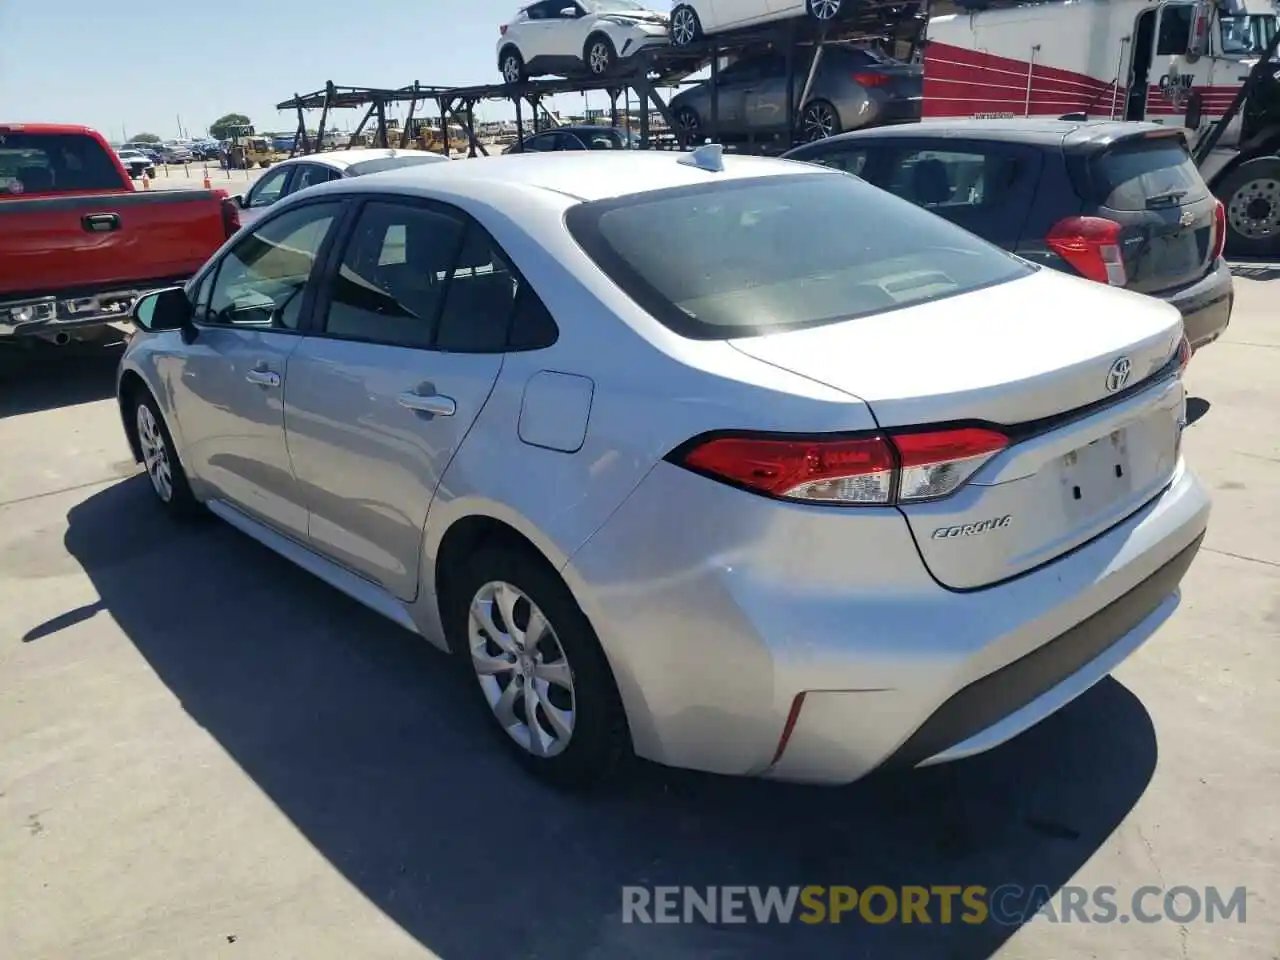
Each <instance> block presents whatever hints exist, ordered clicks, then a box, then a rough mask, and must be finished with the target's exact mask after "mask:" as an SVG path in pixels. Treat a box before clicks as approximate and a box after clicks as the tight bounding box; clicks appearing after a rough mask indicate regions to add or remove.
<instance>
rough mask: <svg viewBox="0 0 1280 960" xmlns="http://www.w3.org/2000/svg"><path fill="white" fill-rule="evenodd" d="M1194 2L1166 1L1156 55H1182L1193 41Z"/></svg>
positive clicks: (1161, 13)
mask: <svg viewBox="0 0 1280 960" xmlns="http://www.w3.org/2000/svg"><path fill="white" fill-rule="evenodd" d="M1194 13H1195V9H1194V7H1193V6H1192V4H1189V3H1166V4H1165V5H1164V6H1163V7H1162V8H1161V9H1160V35H1159V37H1158V38H1157V40H1156V56H1161V57H1163V56H1172V57H1180V56H1182V55H1183V54H1185V53H1186V52H1187V47H1188V46H1189V45H1190V43H1191V20H1192V17H1193V15H1194Z"/></svg>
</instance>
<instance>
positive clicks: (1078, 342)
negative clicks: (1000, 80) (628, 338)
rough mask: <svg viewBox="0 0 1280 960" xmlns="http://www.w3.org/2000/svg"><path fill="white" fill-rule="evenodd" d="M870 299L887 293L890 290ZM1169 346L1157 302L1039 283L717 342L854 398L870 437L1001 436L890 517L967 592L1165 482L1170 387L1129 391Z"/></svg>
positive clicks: (1171, 334) (1052, 279)
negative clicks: (902, 520) (973, 468)
mask: <svg viewBox="0 0 1280 960" xmlns="http://www.w3.org/2000/svg"><path fill="white" fill-rule="evenodd" d="M897 282H899V283H901V284H904V285H907V284H909V285H911V286H912V287H915V286H916V285H919V284H928V283H929V282H930V281H929V278H928V277H927V276H922V275H912V276H908V277H902V278H899V279H898V281H897ZM885 287H886V292H889V293H890V294H891V295H892V293H893V289H891V288H892V282H889V283H886V284H885ZM1181 333H1182V321H1181V317H1180V315H1179V314H1178V312H1177V311H1176V310H1174V309H1173V308H1172V307H1170V306H1168V305H1166V304H1163V303H1160V302H1159V301H1157V300H1153V299H1150V298H1147V297H1141V296H1137V295H1135V294H1130V293H1127V292H1125V291H1119V290H1115V289H1111V288H1107V287H1104V286H1102V285H1099V284H1094V283H1091V282H1088V281H1082V280H1078V279H1075V278H1071V277H1068V276H1065V275H1063V274H1060V273H1057V272H1056V271H1051V270H1041V271H1039V272H1037V273H1036V274H1034V275H1032V276H1029V277H1026V278H1024V279H1020V280H1015V281H1013V282H1010V283H1005V284H1001V285H998V286H994V287H989V288H987V289H985V290H980V291H976V292H973V293H968V294H964V295H961V296H957V297H951V298H948V299H945V300H941V301H938V302H935V303H924V304H919V305H915V306H910V307H905V308H903V309H901V310H896V311H891V312H888V313H883V314H879V315H877V316H872V317H865V318H860V319H857V320H852V321H848V322H845V323H839V324H832V325H828V326H822V327H816V328H812V329H808V330H798V331H794V332H789V333H781V334H775V335H769V336H762V337H755V338H750V339H739V340H734V341H731V342H732V343H733V345H734V346H735V347H736V348H737V349H738V350H740V351H742V352H743V353H746V354H748V355H749V356H752V357H755V358H757V359H759V360H762V361H764V362H766V363H770V364H772V365H775V366H778V367H782V368H784V369H788V370H791V371H793V372H795V373H799V374H802V375H804V376H807V377H810V378H811V379H814V380H817V381H821V382H823V383H826V384H828V385H829V386H833V387H837V388H839V389H842V390H845V391H847V392H848V393H850V394H853V395H854V396H857V397H858V398H859V399H861V400H863V401H864V402H865V403H866V404H867V405H868V406H869V407H870V409H871V411H872V413H873V414H874V415H875V417H876V420H877V422H878V423H879V424H880V426H881V427H882V428H884V429H886V430H890V431H891V430H892V429H893V428H903V427H913V426H920V425H934V424H947V423H955V422H965V421H968V422H973V421H979V422H982V423H986V424H995V425H998V426H1000V427H1003V428H1005V430H1006V432H1007V433H1009V434H1010V436H1011V443H1010V446H1009V447H1008V448H1007V449H1005V450H1004V451H1003V452H1001V453H999V454H997V455H996V456H995V457H994V458H993V459H992V460H990V461H989V462H988V463H986V464H985V465H984V466H983V467H982V469H981V470H979V471H978V473H977V474H975V476H974V477H973V479H972V480H970V482H969V483H968V484H966V485H965V486H964V487H962V488H961V489H960V490H959V491H958V492H956V493H955V494H953V495H951V496H949V497H946V498H943V499H940V500H936V501H930V502H917V503H908V504H904V505H902V506H901V507H900V509H901V511H902V513H903V515H904V516H905V517H906V520H907V522H908V524H909V525H910V527H911V530H912V533H913V535H914V537H915V539H916V543H917V545H918V546H919V548H920V554H921V557H922V559H923V560H924V562H925V565H926V566H927V567H928V568H929V570H930V572H931V573H932V574H933V576H934V577H935V578H936V579H937V580H938V581H939V582H940V583H942V584H943V585H944V586H947V587H951V588H955V589H971V588H976V587H982V586H986V585H990V584H993V583H997V582H1000V581H1002V580H1005V579H1008V578H1009V577H1012V576H1016V575H1017V574H1019V573H1023V572H1025V571H1027V570H1029V569H1032V568H1034V567H1036V566H1039V565H1040V564H1042V563H1045V562H1047V561H1049V560H1052V559H1053V558H1054V557H1057V556H1060V555H1061V554H1063V553H1065V552H1067V551H1069V550H1071V549H1072V548H1073V547H1075V546H1077V545H1079V544H1080V543H1083V542H1084V541H1086V540H1088V539H1090V538H1092V537H1094V536H1097V535H1098V534H1099V533H1101V532H1103V531H1105V530H1106V529H1108V528H1109V527H1111V526H1113V525H1114V524H1116V523H1118V522H1120V520H1122V519H1124V517H1126V516H1128V515H1129V514H1130V513H1132V512H1133V511H1134V510H1136V509H1138V507H1140V506H1141V505H1142V504H1143V503H1145V502H1147V501H1148V500H1149V499H1150V498H1151V497H1152V496H1154V495H1155V493H1156V492H1158V491H1159V490H1160V489H1161V488H1162V487H1163V486H1164V485H1165V484H1167V483H1168V481H1169V479H1170V477H1171V476H1172V474H1173V471H1174V467H1175V464H1176V461H1177V450H1178V439H1179V436H1180V431H1181V428H1180V422H1181V419H1182V416H1183V391H1182V385H1181V381H1180V380H1179V379H1178V378H1172V377H1171V378H1153V381H1152V383H1151V384H1150V386H1149V387H1148V388H1146V389H1143V388H1141V387H1140V386H1137V385H1139V384H1141V383H1142V382H1143V381H1144V380H1146V379H1147V378H1151V377H1152V376H1153V375H1154V374H1156V373H1157V372H1158V371H1160V370H1161V369H1162V368H1165V367H1166V365H1167V364H1168V363H1169V362H1170V361H1171V359H1172V358H1174V357H1175V356H1176V352H1177V345H1178V341H1179V339H1180V337H1181ZM1175 362H1176V361H1175ZM1121 367H1123V368H1124V369H1125V370H1127V376H1125V377H1124V378H1123V382H1119V381H1120V380H1121V378H1120V377H1119V373H1118V371H1120V369H1121ZM1005 518H1008V519H1005Z"/></svg>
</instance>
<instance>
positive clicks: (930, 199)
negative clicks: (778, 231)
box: [785, 119, 1233, 349]
mask: <svg viewBox="0 0 1280 960" xmlns="http://www.w3.org/2000/svg"><path fill="white" fill-rule="evenodd" d="M785 157H786V158H787V159H790V160H804V161H807V162H810V163H821V164H824V165H826V166H831V167H837V168H839V169H841V170H844V171H846V172H848V173H852V174H855V175H857V176H859V177H861V178H863V179H864V180H867V181H869V182H870V183H873V184H875V185H876V186H878V187H881V188H882V189H884V190H888V191H889V192H890V193H894V194H897V195H898V196H900V197H902V198H904V199H906V200H910V201H912V202H913V203H915V204H917V205H919V206H922V207H924V208H925V209H927V210H930V211H932V212H934V213H936V214H938V215H939V216H941V217H945V218H946V219H947V220H950V221H952V222H953V223H955V224H957V225H959V226H961V227H964V228H965V229H966V230H969V231H970V232H972V233H975V234H977V235H978V236H980V237H982V238H984V239H986V240H989V241H990V242H992V243H994V244H996V245H997V246H1000V247H1003V248H1004V249H1006V250H1009V251H1011V252H1012V253H1016V254H1017V255H1018V256H1020V257H1023V258H1025V259H1027V260H1030V261H1032V262H1034V263H1039V264H1044V265H1046V266H1050V267H1053V268H1054V269H1057V270H1062V271H1065V272H1067V273H1074V274H1077V275H1079V276H1082V277H1085V278H1087V279H1089V280H1096V281H1098V282H1099V283H1108V284H1111V285H1113V286H1118V287H1125V288H1127V289H1129V290H1134V291H1137V292H1139V293H1146V294H1150V295H1152V296H1156V297H1159V298H1161V299H1162V300H1165V301H1167V302H1168V303H1171V304H1172V305H1173V306H1175V307H1177V308H1178V310H1180V311H1181V313H1182V317H1183V323H1184V326H1185V329H1186V334H1187V339H1188V340H1189V341H1190V343H1191V346H1192V348H1193V349H1194V348H1196V347H1201V346H1203V345H1205V344H1207V343H1210V342H1212V341H1213V340H1216V339H1217V338H1218V337H1219V336H1220V335H1221V334H1222V331H1223V330H1225V329H1226V327H1227V323H1228V321H1229V320H1230V317H1231V303H1232V296H1233V292H1232V283H1231V270H1230V268H1229V267H1228V266H1227V264H1226V261H1225V260H1223V259H1222V250H1223V245H1224V243H1225V241H1226V217H1225V214H1224V211H1223V208H1222V204H1221V203H1220V202H1218V200H1216V199H1215V198H1214V196H1213V194H1212V193H1210V191H1209V188H1208V186H1207V185H1206V184H1205V182H1204V179H1203V178H1202V177H1201V176H1200V172H1199V171H1198V170H1197V169H1196V166H1195V164H1194V163H1193V162H1192V159H1191V156H1190V154H1189V153H1188V151H1187V145H1186V139H1185V136H1184V135H1183V132H1182V130H1181V129H1170V128H1167V127H1162V126H1160V125H1158V124H1147V123H1132V122H1119V121H1112V120H1100V121H1074V120H1035V119H1028V120H1020V119H1016V120H965V119H961V120H936V121H935V120H929V121H925V122H923V123H919V124H915V125H913V126H910V127H880V128H876V129H873V130H860V131H856V132H854V133H848V134H843V135H841V136H838V137H832V138H831V139H829V140H822V141H819V142H817V143H808V144H805V145H803V146H800V147H797V148H796V149H794V150H792V151H790V152H789V153H787V154H785Z"/></svg>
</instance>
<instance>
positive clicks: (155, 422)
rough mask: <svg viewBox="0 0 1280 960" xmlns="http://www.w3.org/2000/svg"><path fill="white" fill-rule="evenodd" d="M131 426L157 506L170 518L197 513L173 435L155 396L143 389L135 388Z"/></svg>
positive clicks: (185, 516) (197, 504)
mask: <svg viewBox="0 0 1280 960" xmlns="http://www.w3.org/2000/svg"><path fill="white" fill-rule="evenodd" d="M133 422H134V429H135V430H136V431H137V438H138V452H139V453H140V454H142V465H143V467H145V468H146V471H147V479H148V480H150V481H151V489H152V491H153V492H154V493H155V495H156V499H158V500H159V501H160V504H161V506H163V507H164V509H165V510H166V511H167V512H168V513H169V514H170V515H171V516H173V517H175V518H178V519H183V520H185V519H187V518H189V517H192V516H195V515H197V514H199V513H200V512H201V510H200V502H199V501H198V500H196V498H195V495H194V494H193V493H192V492H191V485H190V484H189V483H188V482H187V474H186V471H185V470H183V469H182V461H180V460H179V459H178V453H177V447H176V446H174V443H173V436H172V435H171V434H170V433H169V427H168V426H167V425H166V424H165V422H164V416H163V415H162V414H161V413H160V408H159V407H158V406H157V405H156V402H155V399H154V398H153V397H152V396H151V394H150V393H147V392H146V390H145V389H142V388H139V389H138V391H137V394H136V396H135V398H134V406H133Z"/></svg>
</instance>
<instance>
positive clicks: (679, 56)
mask: <svg viewBox="0 0 1280 960" xmlns="http://www.w3.org/2000/svg"><path fill="white" fill-rule="evenodd" d="M929 2H930V0H863V2H861V3H859V4H858V5H857V6H856V8H855V9H856V12H855V13H854V14H853V15H852V16H850V17H847V18H842V19H839V20H836V21H829V22H819V21H815V20H813V19H810V18H807V17H796V18H792V19H789V20H783V21H780V22H778V23H773V24H769V25H767V26H764V27H755V28H747V29H742V30H735V31H730V32H726V33H723V34H717V35H715V36H712V37H707V38H704V39H701V40H698V41H696V42H694V43H692V44H689V45H687V46H682V47H675V46H669V47H658V48H655V49H653V50H649V51H645V52H642V53H640V54H637V55H635V56H634V57H631V58H629V59H628V60H627V61H625V62H624V63H623V64H622V66H621V68H620V69H619V70H618V71H616V72H615V73H614V74H612V75H610V76H608V77H590V78H588V77H582V78H567V79H560V78H550V79H533V80H529V81H527V82H525V83H515V84H511V83H492V84H478V85H474V86H465V87H445V86H439V85H427V84H421V83H417V82H415V83H413V84H410V85H408V86H404V87H398V88H395V89H379V88H373V87H348V86H338V85H336V84H334V83H332V82H330V83H327V84H325V86H324V87H323V88H322V89H320V90H317V91H315V92H313V93H308V94H295V95H294V96H293V97H292V98H291V99H289V100H285V101H283V102H281V103H279V104H277V105H276V107H277V109H279V110H292V111H295V112H296V114H297V117H298V129H297V135H296V137H295V140H294V150H295V152H298V151H299V148H301V152H302V153H313V152H315V151H316V150H318V149H320V145H321V144H322V143H323V142H324V132H325V125H326V123H327V122H328V121H329V116H330V111H332V110H339V109H353V108H361V107H363V108H366V112H365V114H364V117H363V119H362V120H361V121H360V124H359V126H358V127H357V128H356V131H355V133H354V134H353V135H352V139H353V141H354V139H355V137H358V136H360V135H361V134H362V133H363V131H364V129H365V128H366V127H367V126H368V125H369V123H370V122H373V123H375V124H376V133H375V134H374V137H373V140H374V143H375V144H377V145H379V146H383V147H390V146H399V147H402V148H403V147H407V146H408V144H409V141H410V139H411V136H412V130H413V128H414V120H415V112H416V111H417V110H418V108H419V106H420V105H421V106H423V107H426V106H432V107H434V108H435V109H434V111H433V112H434V113H435V114H437V115H438V117H439V122H440V129H441V136H442V138H443V144H444V150H445V152H446V153H447V152H449V149H450V144H449V125H450V123H451V122H453V123H456V124H457V125H458V126H459V127H460V128H461V129H462V130H463V131H464V133H465V136H466V138H467V151H468V154H469V155H470V156H476V155H478V154H479V155H486V156H487V155H488V150H487V149H486V148H485V146H484V144H482V143H481V142H480V140H479V138H478V137H477V136H476V133H475V108H476V106H477V104H479V103H481V102H483V101H491V100H505V101H509V102H511V103H512V104H513V105H514V106H515V121H516V143H517V144H522V143H523V142H524V140H525V136H526V134H525V119H524V112H525V107H526V106H527V107H528V108H529V110H530V113H531V119H532V121H533V131H532V132H534V133H537V132H539V131H540V130H541V129H543V128H544V125H545V124H548V123H550V124H551V125H554V124H555V120H554V118H553V117H552V116H551V114H550V112H549V111H547V109H546V107H545V101H546V99H547V98H548V97H554V96H558V95H562V94H567V93H587V92H589V91H595V90H603V91H605V92H606V93H607V94H608V96H609V101H610V121H611V125H612V126H615V127H616V126H618V119H619V114H618V101H619V100H620V99H622V98H623V97H624V96H626V98H627V100H628V102H630V100H631V98H632V96H634V99H635V101H636V102H637V103H638V104H639V117H638V119H639V126H640V130H639V135H640V136H639V139H640V147H641V148H642V149H645V148H652V147H656V146H677V147H679V148H681V149H687V148H689V147H690V146H692V144H691V143H690V142H689V141H690V136H691V134H690V132H689V131H688V130H683V129H681V128H679V126H678V124H677V123H676V122H675V118H674V117H672V115H671V112H670V110H669V109H668V107H667V104H666V102H665V101H664V100H663V98H662V97H661V96H660V95H659V93H658V88H662V87H675V86H679V85H681V84H682V83H686V82H687V81H688V78H689V77H690V76H692V75H693V74H695V73H698V72H700V71H702V70H704V69H707V68H709V69H710V78H709V80H708V81H707V82H708V83H709V84H710V86H711V89H712V90H713V91H717V90H718V87H719V73H720V69H721V67H722V61H725V60H733V59H736V58H740V57H742V56H747V55H750V54H752V53H757V52H761V51H766V50H773V51H779V50H780V51H782V53H783V54H784V55H785V57H786V61H787V68H786V69H787V77H788V83H787V91H788V92H787V106H786V116H787V130H789V131H791V132H790V135H789V136H788V137H786V138H784V141H785V142H782V143H780V144H774V145H773V146H775V147H780V149H782V150H785V149H788V148H790V147H791V146H794V145H795V143H796V142H797V140H798V133H799V131H798V125H797V123H796V112H797V110H798V109H799V108H801V107H802V106H803V105H804V104H805V103H806V101H807V100H808V97H809V91H810V90H811V89H812V86H813V81H814V77H815V76H816V75H817V71H818V67H819V65H820V64H821V60H822V52H823V50H824V49H825V47H826V46H827V45H828V44H832V43H847V42H863V43H868V44H876V45H880V46H883V47H885V48H886V49H887V52H891V53H894V54H895V55H898V56H900V58H902V59H907V58H908V57H910V56H914V55H915V53H916V52H917V51H918V50H919V48H920V46H921V44H922V43H923V40H924V30H925V25H926V23H927V22H928V16H929ZM904 46H905V48H906V49H907V51H908V57H901V54H902V52H903V48H904ZM810 51H812V52H811V53H810ZM800 69H803V70H804V71H805V76H804V84H803V86H802V87H801V89H800V93H799V96H798V97H797V95H796V87H797V83H796V81H797V80H798V79H799V77H798V74H797V71H798V70H800ZM719 101H720V97H719V96H718V95H716V94H715V93H714V92H713V95H712V97H711V116H710V117H709V118H707V119H708V122H707V123H706V125H705V127H704V128H703V129H702V130H700V131H699V132H698V135H699V136H702V137H706V138H710V139H712V140H717V139H719ZM403 103H408V104H409V111H408V117H407V119H406V121H405V122H404V124H403V126H402V127H401V130H400V132H399V139H398V143H396V144H393V143H392V142H391V141H392V139H393V138H392V135H391V131H390V130H389V128H388V123H387V108H388V107H389V106H391V105H392V104H403ZM308 110H320V111H321V113H320V124H319V127H318V128H317V131H316V136H315V142H314V144H313V143H312V138H311V137H310V136H309V135H308V134H307V129H306V111H308ZM651 111H652V112H656V113H657V114H658V115H659V116H661V117H662V118H663V120H664V121H665V123H666V125H667V128H668V130H669V131H670V135H669V136H666V137H655V136H654V135H653V131H652V130H651V129H650V127H651V124H650V114H651ZM517 149H519V147H517Z"/></svg>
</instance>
